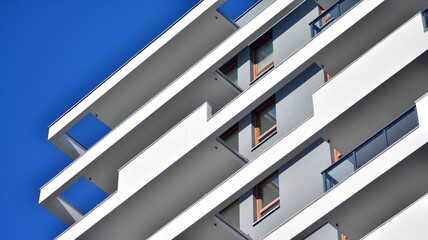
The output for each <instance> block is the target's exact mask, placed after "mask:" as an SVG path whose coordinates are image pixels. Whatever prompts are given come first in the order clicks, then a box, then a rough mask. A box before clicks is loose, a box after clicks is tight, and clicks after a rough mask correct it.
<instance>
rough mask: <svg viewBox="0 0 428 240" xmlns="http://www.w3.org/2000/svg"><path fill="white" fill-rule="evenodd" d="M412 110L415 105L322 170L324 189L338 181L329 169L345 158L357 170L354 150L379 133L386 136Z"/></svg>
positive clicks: (360, 147)
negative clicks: (330, 173) (388, 130)
mask: <svg viewBox="0 0 428 240" xmlns="http://www.w3.org/2000/svg"><path fill="white" fill-rule="evenodd" d="M413 112H416V107H415V106H413V107H412V108H410V109H409V110H407V111H406V112H404V113H403V114H401V115H400V116H399V117H397V118H396V119H394V120H393V121H391V122H390V123H389V124H388V125H386V126H385V127H384V128H382V129H381V130H380V131H378V132H376V133H375V134H373V135H372V136H371V137H370V138H368V139H367V140H365V141H364V142H363V143H361V144H360V145H358V146H357V147H356V148H355V149H354V150H352V151H351V152H349V153H348V154H346V155H345V156H343V157H342V158H340V159H339V160H338V161H337V162H335V163H334V164H332V165H330V166H329V167H328V168H326V169H325V170H324V171H322V172H321V174H322V176H323V183H324V191H327V190H328V189H330V188H332V187H333V186H334V185H335V184H337V183H338V181H337V180H336V179H334V178H333V177H331V176H330V175H329V174H328V172H330V171H331V170H333V169H334V168H336V167H337V166H339V165H340V164H342V163H343V162H345V161H347V160H350V162H352V164H353V165H354V171H355V170H357V169H358V168H360V167H361V166H358V164H357V159H356V152H357V151H358V150H361V149H362V148H364V147H365V146H366V144H367V143H369V142H371V140H373V139H374V138H376V137H378V136H379V135H381V134H384V135H385V137H386V136H387V135H386V130H387V129H389V128H390V127H391V126H394V125H395V124H396V123H398V122H400V121H401V120H402V119H403V118H405V117H407V116H408V115H410V114H411V113H413ZM386 144H387V145H386V148H387V147H389V146H391V145H392V144H393V143H392V142H391V143H389V142H388V139H386ZM327 179H328V180H329V182H327ZM328 183H330V184H328Z"/></svg>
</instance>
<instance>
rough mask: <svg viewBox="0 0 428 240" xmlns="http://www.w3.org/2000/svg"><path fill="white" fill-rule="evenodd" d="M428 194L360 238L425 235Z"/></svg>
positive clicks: (395, 238)
mask: <svg viewBox="0 0 428 240" xmlns="http://www.w3.org/2000/svg"><path fill="white" fill-rule="evenodd" d="M427 223H428V194H426V195H424V196H423V197H421V198H420V199H418V200H417V201H416V202H414V203H413V204H412V205H410V206H409V207H407V208H406V209H404V210H403V211H401V212H400V213H398V214H397V215H396V216H394V217H393V218H391V219H390V220H389V221H387V222H385V223H384V224H382V225H381V226H379V227H378V228H377V229H375V230H374V231H372V232H371V233H369V234H368V235H367V236H365V237H364V238H362V239H363V240H381V239H388V240H401V239H420V238H424V237H423V236H427V234H428V229H427Z"/></svg>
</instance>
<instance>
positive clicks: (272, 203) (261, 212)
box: [256, 172, 280, 220]
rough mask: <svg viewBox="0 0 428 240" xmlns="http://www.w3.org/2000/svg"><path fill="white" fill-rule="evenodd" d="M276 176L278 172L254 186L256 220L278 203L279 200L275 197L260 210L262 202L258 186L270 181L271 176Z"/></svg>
mask: <svg viewBox="0 0 428 240" xmlns="http://www.w3.org/2000/svg"><path fill="white" fill-rule="evenodd" d="M276 174H278V172H274V173H273V174H272V175H270V176H269V177H267V178H266V179H265V180H263V181H262V182H260V183H259V184H257V185H256V202H257V220H259V219H260V218H262V215H263V213H265V212H268V211H269V210H271V209H272V206H274V205H275V204H277V203H279V200H280V198H279V197H277V198H275V199H274V200H273V201H272V202H270V203H269V204H268V205H266V206H265V207H264V208H262V206H263V202H262V196H261V195H262V194H261V189H260V186H261V185H262V183H264V182H265V181H267V180H268V179H270V178H271V177H272V176H274V175H276Z"/></svg>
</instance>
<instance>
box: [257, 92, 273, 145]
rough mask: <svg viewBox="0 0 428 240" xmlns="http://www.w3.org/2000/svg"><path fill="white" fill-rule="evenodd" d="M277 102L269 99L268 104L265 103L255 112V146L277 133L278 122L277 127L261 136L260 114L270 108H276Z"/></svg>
mask: <svg viewBox="0 0 428 240" xmlns="http://www.w3.org/2000/svg"><path fill="white" fill-rule="evenodd" d="M275 105H276V102H275V98H272V99H269V100H268V101H267V102H265V103H263V104H262V105H261V106H260V107H258V108H257V109H256V110H255V111H254V143H255V145H258V144H259V143H260V142H261V141H263V140H264V139H265V138H266V137H267V136H269V135H270V134H272V133H273V132H275V131H276V126H277V125H276V122H275V125H274V126H272V127H271V128H269V129H268V130H267V131H266V132H264V133H263V134H261V135H260V121H259V118H260V113H261V112H263V111H264V110H266V109H268V108H269V107H271V106H273V107H275Z"/></svg>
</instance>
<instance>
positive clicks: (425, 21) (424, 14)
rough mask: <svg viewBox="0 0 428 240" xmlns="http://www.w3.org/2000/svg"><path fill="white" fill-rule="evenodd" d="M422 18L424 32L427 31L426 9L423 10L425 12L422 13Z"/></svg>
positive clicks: (427, 16) (427, 15)
mask: <svg viewBox="0 0 428 240" xmlns="http://www.w3.org/2000/svg"><path fill="white" fill-rule="evenodd" d="M422 18H423V20H424V27H425V30H428V8H427V9H425V11H423V12H422Z"/></svg>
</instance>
